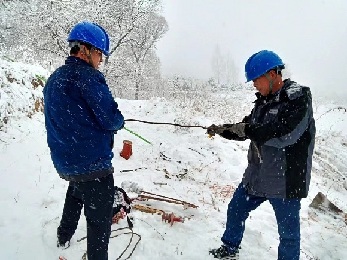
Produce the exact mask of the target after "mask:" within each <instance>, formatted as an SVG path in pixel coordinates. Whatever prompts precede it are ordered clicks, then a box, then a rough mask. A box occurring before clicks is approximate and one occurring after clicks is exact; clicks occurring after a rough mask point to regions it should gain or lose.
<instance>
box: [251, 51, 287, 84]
mask: <svg viewBox="0 0 347 260" xmlns="http://www.w3.org/2000/svg"><path fill="white" fill-rule="evenodd" d="M275 68H277V69H279V70H281V69H284V63H283V61H282V60H281V58H280V57H279V56H278V55H277V54H276V53H274V52H272V51H267V50H262V51H260V52H257V53H255V54H253V55H252V56H251V57H249V59H248V60H247V62H246V65H245V73H246V79H247V82H249V81H252V80H255V79H256V78H259V77H260V76H262V75H264V74H265V73H266V72H268V71H269V70H271V69H275Z"/></svg>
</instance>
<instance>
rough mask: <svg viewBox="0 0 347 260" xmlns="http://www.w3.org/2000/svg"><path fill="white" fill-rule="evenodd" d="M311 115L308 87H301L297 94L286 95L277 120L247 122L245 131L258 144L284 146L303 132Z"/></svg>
mask: <svg viewBox="0 0 347 260" xmlns="http://www.w3.org/2000/svg"><path fill="white" fill-rule="evenodd" d="M311 115H312V102H311V94H310V92H309V90H308V88H307V89H304V88H302V89H301V92H300V93H299V94H297V95H293V96H292V97H291V96H289V97H288V99H287V101H286V103H285V104H284V105H283V107H282V108H281V110H280V111H279V114H278V118H277V120H275V121H272V122H269V123H265V124H248V125H247V126H246V129H245V132H246V135H247V136H248V137H249V138H250V139H251V140H252V141H255V142H257V143H258V144H265V145H268V146H274V147H277V148H282V147H286V146H289V145H292V144H294V143H295V142H296V141H297V140H298V139H299V138H300V137H301V135H302V134H303V133H304V132H305V130H306V129H307V127H308V125H309V120H310V117H311Z"/></svg>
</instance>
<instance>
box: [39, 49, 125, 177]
mask: <svg viewBox="0 0 347 260" xmlns="http://www.w3.org/2000/svg"><path fill="white" fill-rule="evenodd" d="M43 94H44V114H45V125H46V129H47V143H48V146H49V148H50V150H51V158H52V161H53V164H54V166H55V168H56V170H57V172H58V173H59V175H60V176H61V177H62V178H63V179H66V180H68V181H88V180H93V179H96V178H100V177H104V176H106V175H108V174H110V173H112V172H113V167H112V163H111V160H112V158H113V152H112V147H113V138H114V132H115V131H117V130H119V129H121V128H122V127H123V126H124V117H123V115H122V114H121V112H120V111H119V109H118V104H117V103H116V101H115V100H114V98H113V97H112V94H111V92H110V90H109V88H108V86H107V84H106V81H105V77H104V75H103V74H102V73H101V72H100V71H98V70H97V69H95V68H93V67H92V66H91V65H89V64H88V63H87V62H85V61H83V60H81V59H79V58H77V57H74V56H69V57H68V58H67V59H66V61H65V65H63V66H61V67H60V68H58V69H57V70H56V71H54V72H53V74H52V75H51V76H50V77H49V79H48V80H47V83H46V85H45V87H44V90H43Z"/></svg>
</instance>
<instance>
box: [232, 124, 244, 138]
mask: <svg viewBox="0 0 347 260" xmlns="http://www.w3.org/2000/svg"><path fill="white" fill-rule="evenodd" d="M245 126H246V123H237V124H232V125H231V126H230V127H228V129H227V130H228V131H230V132H232V133H234V134H236V135H238V136H239V137H245V136H246V134H245Z"/></svg>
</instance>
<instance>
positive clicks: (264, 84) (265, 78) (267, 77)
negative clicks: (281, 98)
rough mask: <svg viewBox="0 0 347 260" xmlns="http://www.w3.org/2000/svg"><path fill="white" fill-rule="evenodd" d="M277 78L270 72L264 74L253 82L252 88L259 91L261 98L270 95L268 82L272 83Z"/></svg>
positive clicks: (273, 72) (274, 73) (275, 74)
mask: <svg viewBox="0 0 347 260" xmlns="http://www.w3.org/2000/svg"><path fill="white" fill-rule="evenodd" d="M276 78H277V73H276V72H275V71H274V70H270V71H269V72H267V73H266V74H264V75H262V76H260V77H259V78H256V79H255V80H253V86H254V87H255V88H256V89H257V90H258V91H259V93H260V94H261V95H262V96H267V95H269V94H270V81H272V82H274V81H275V80H276Z"/></svg>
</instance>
